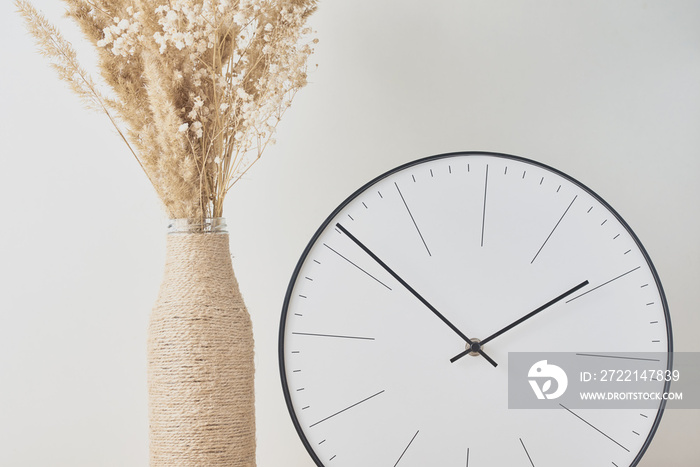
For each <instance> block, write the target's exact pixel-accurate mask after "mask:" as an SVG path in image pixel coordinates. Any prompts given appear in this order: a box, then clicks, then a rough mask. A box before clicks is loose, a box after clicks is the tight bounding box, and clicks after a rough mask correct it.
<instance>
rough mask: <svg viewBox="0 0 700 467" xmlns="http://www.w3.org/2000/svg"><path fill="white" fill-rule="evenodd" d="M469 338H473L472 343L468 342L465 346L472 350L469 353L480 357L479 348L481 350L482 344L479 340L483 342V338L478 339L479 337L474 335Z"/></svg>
mask: <svg viewBox="0 0 700 467" xmlns="http://www.w3.org/2000/svg"><path fill="white" fill-rule="evenodd" d="M469 340H471V341H472V343H471V345H469V343H467V345H466V346H465V348H466V349H467V350H470V352H469V355H471V356H472V357H478V356H479V350H481V344H479V342H481V339H477V338H475V337H473V338H471V339H469Z"/></svg>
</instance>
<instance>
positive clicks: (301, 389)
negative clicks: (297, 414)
mask: <svg viewBox="0 0 700 467" xmlns="http://www.w3.org/2000/svg"><path fill="white" fill-rule="evenodd" d="M304 389H306V388H299V389H297V392H299V391H303V390H304Z"/></svg>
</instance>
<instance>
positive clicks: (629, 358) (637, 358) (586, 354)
mask: <svg viewBox="0 0 700 467" xmlns="http://www.w3.org/2000/svg"><path fill="white" fill-rule="evenodd" d="M576 356H577V357H600V358H618V359H621V360H639V361H643V362H658V361H660V360H659V359H656V358H639V357H623V356H621V355H600V354H592V353H577V354H576Z"/></svg>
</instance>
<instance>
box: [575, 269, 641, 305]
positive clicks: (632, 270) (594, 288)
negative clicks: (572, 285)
mask: <svg viewBox="0 0 700 467" xmlns="http://www.w3.org/2000/svg"><path fill="white" fill-rule="evenodd" d="M640 267H641V266H637V267H636V268H634V269H630V270H629V271H627V272H625V273H622V274H620V275H619V276H617V277H615V278H612V279H610V280H609V281H607V282H603V283H602V284H600V285H599V286H597V287H593V288H592V289H591V290H587V291H585V292H583V293H582V294H580V295H577V296H575V297H574V298H572V299H570V300H567V301H566V303H569V302H572V301H574V300H576V299H577V298H579V297H583V296H584V295H586V294H587V293H591V292H593V291H594V290H597V289H599V288H601V287H603V286H604V285H608V284H609V283H611V282H613V281H616V280H618V279H619V278H621V277H624V276H626V275H627V274H630V273H633V272H634V271H636V270H637V269H639V268H640Z"/></svg>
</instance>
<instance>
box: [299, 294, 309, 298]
mask: <svg viewBox="0 0 700 467" xmlns="http://www.w3.org/2000/svg"><path fill="white" fill-rule="evenodd" d="M299 296H300V297H301V298H307V296H306V295H302V294H299Z"/></svg>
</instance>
